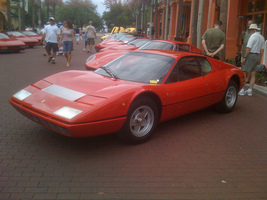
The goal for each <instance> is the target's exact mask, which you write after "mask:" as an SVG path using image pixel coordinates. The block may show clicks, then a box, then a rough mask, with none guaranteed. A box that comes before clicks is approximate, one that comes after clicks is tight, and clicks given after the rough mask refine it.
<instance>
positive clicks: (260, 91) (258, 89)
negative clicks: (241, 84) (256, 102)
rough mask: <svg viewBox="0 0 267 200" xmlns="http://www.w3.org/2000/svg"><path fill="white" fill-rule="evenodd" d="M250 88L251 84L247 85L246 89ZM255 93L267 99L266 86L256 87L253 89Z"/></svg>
mask: <svg viewBox="0 0 267 200" xmlns="http://www.w3.org/2000/svg"><path fill="white" fill-rule="evenodd" d="M247 87H249V84H246V88H247ZM252 91H253V92H255V93H257V94H260V95H262V96H265V97H267V87H264V86H260V85H256V84H255V85H254V87H253V90H252Z"/></svg>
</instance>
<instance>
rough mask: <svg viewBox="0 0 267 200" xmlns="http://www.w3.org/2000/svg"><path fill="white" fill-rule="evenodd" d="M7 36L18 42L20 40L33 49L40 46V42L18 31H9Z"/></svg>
mask: <svg viewBox="0 0 267 200" xmlns="http://www.w3.org/2000/svg"><path fill="white" fill-rule="evenodd" d="M6 33H7V35H8V36H9V37H10V38H12V39H16V40H20V41H22V42H24V43H25V44H26V46H28V47H30V48H33V47H34V46H37V45H38V44H39V42H38V40H37V39H35V38H31V37H27V36H25V35H24V34H22V33H21V32H18V31H7V32H6Z"/></svg>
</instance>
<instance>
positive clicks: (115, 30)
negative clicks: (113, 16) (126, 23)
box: [101, 26, 125, 41]
mask: <svg viewBox="0 0 267 200" xmlns="http://www.w3.org/2000/svg"><path fill="white" fill-rule="evenodd" d="M123 32H125V29H124V28H123V27H118V26H114V27H113V28H112V30H111V32H110V33H108V34H106V35H104V36H102V37H101V40H102V41H103V40H105V39H106V38H107V37H108V36H110V35H112V34H116V33H123Z"/></svg>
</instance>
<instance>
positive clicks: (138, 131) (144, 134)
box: [118, 97, 159, 144]
mask: <svg viewBox="0 0 267 200" xmlns="http://www.w3.org/2000/svg"><path fill="white" fill-rule="evenodd" d="M158 115H159V114H158V108H157V105H156V103H155V102H154V101H153V100H152V99H151V98H150V97H140V98H138V99H137V100H135V101H134V102H133V103H132V105H131V106H130V109H129V111H128V114H127V120H126V122H125V124H124V126H123V128H122V129H121V130H120V131H119V132H118V136H119V137H120V138H121V139H122V140H123V141H124V142H126V143H128V144H139V143H142V142H145V141H146V140H147V139H148V138H149V137H150V135H151V133H152V132H153V130H154V129H155V127H156V125H157V122H158Z"/></svg>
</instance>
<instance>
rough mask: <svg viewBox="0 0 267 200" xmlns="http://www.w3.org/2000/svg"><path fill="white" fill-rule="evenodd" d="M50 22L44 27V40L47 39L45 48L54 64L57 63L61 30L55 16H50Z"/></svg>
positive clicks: (49, 59)
mask: <svg viewBox="0 0 267 200" xmlns="http://www.w3.org/2000/svg"><path fill="white" fill-rule="evenodd" d="M49 23H50V24H49V25H47V26H45V28H44V34H43V41H44V40H45V41H46V46H45V49H46V52H47V54H48V56H49V58H48V62H50V61H51V63H52V64H55V63H56V61H55V57H56V52H57V51H58V45H59V38H60V30H59V28H58V27H57V25H56V24H55V19H54V17H50V18H49ZM52 50H53V54H52Z"/></svg>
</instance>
